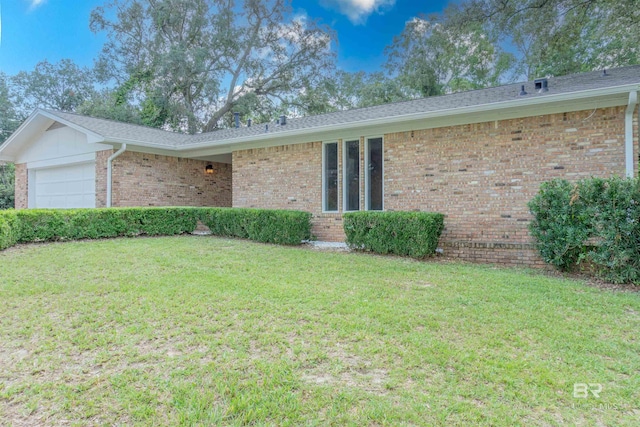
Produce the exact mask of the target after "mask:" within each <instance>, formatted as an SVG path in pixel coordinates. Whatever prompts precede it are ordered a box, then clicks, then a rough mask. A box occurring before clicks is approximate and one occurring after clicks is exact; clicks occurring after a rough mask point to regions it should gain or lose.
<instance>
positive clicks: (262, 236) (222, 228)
mask: <svg viewBox="0 0 640 427" xmlns="http://www.w3.org/2000/svg"><path fill="white" fill-rule="evenodd" d="M200 218H201V220H202V222H203V223H204V224H205V225H206V226H207V227H209V229H210V230H211V233H212V234H214V235H216V236H227V237H239V238H243V239H251V240H255V241H257V242H263V243H276V244H281V245H299V244H300V243H301V242H302V241H303V240H308V239H309V238H310V237H311V214H310V213H308V212H301V211H287V210H275V209H242V208H206V209H202V211H201V214H200Z"/></svg>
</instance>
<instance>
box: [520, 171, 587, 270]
mask: <svg viewBox="0 0 640 427" xmlns="http://www.w3.org/2000/svg"><path fill="white" fill-rule="evenodd" d="M579 187H580V186H579V184H571V183H570V182H568V181H566V180H562V179H556V180H553V181H549V182H545V183H543V184H542V185H541V186H540V192H539V193H538V194H537V195H536V196H535V197H534V198H533V199H532V200H531V201H530V202H529V210H530V211H531V213H532V214H533V217H534V219H533V221H532V222H531V223H530V231H531V235H532V236H533V237H534V239H535V240H536V242H537V248H538V251H539V252H540V255H541V256H542V259H543V260H544V261H545V262H547V263H549V264H552V265H554V266H555V267H558V268H559V269H561V270H568V269H570V268H571V267H573V266H574V265H576V263H577V262H578V260H579V258H580V254H581V253H582V252H583V251H584V246H585V242H586V241H587V239H589V237H590V236H591V233H592V227H591V223H590V221H589V219H588V218H585V217H584V214H586V212H587V209H586V205H585V201H584V200H583V198H582V197H581V196H580V191H579Z"/></svg>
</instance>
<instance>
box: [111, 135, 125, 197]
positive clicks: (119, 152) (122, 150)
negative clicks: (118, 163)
mask: <svg viewBox="0 0 640 427" xmlns="http://www.w3.org/2000/svg"><path fill="white" fill-rule="evenodd" d="M126 150H127V144H122V146H121V147H120V149H119V150H118V151H116V152H115V153H113V154H112V155H111V156H109V158H108V159H107V207H108V208H110V207H111V191H112V183H111V179H112V175H113V171H112V169H113V160H114V159H115V158H116V157H118V156H119V155H120V154H122V153H124V152H125V151H126Z"/></svg>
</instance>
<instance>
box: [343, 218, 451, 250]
mask: <svg viewBox="0 0 640 427" xmlns="http://www.w3.org/2000/svg"><path fill="white" fill-rule="evenodd" d="M443 228H444V215H442V214H440V213H433V212H349V213H346V214H344V232H345V234H346V236H347V244H348V245H349V246H350V247H351V248H354V249H364V250H367V251H371V252H376V253H380V254H396V255H408V256H410V257H413V258H423V257H426V256H429V255H433V254H434V253H435V250H436V247H437V245H438V240H439V239H440V234H441V233H442V230H443Z"/></svg>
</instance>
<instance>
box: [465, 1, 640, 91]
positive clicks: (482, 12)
mask: <svg viewBox="0 0 640 427" xmlns="http://www.w3.org/2000/svg"><path fill="white" fill-rule="evenodd" d="M638 6H640V2H638V0H627V1H620V0H469V1H467V2H465V3H463V4H462V6H461V8H460V9H459V10H458V11H457V12H459V13H457V14H456V15H455V21H456V22H457V23H458V24H459V25H466V23H468V22H470V21H472V22H476V23H479V24H481V25H483V27H484V28H486V29H487V30H488V31H489V32H491V33H492V34H494V35H495V37H497V38H498V39H499V40H500V41H501V42H503V43H505V44H506V45H509V46H512V47H513V48H514V49H515V53H516V56H517V58H518V63H517V67H516V68H515V70H516V72H517V73H518V74H519V75H521V76H525V77H528V78H535V77H539V76H541V75H564V74H570V73H576V72H582V71H589V70H594V69H600V68H611V67H618V66H623V65H631V64H638V63H640V48H638V46H640V8H639V7H638Z"/></svg>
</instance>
